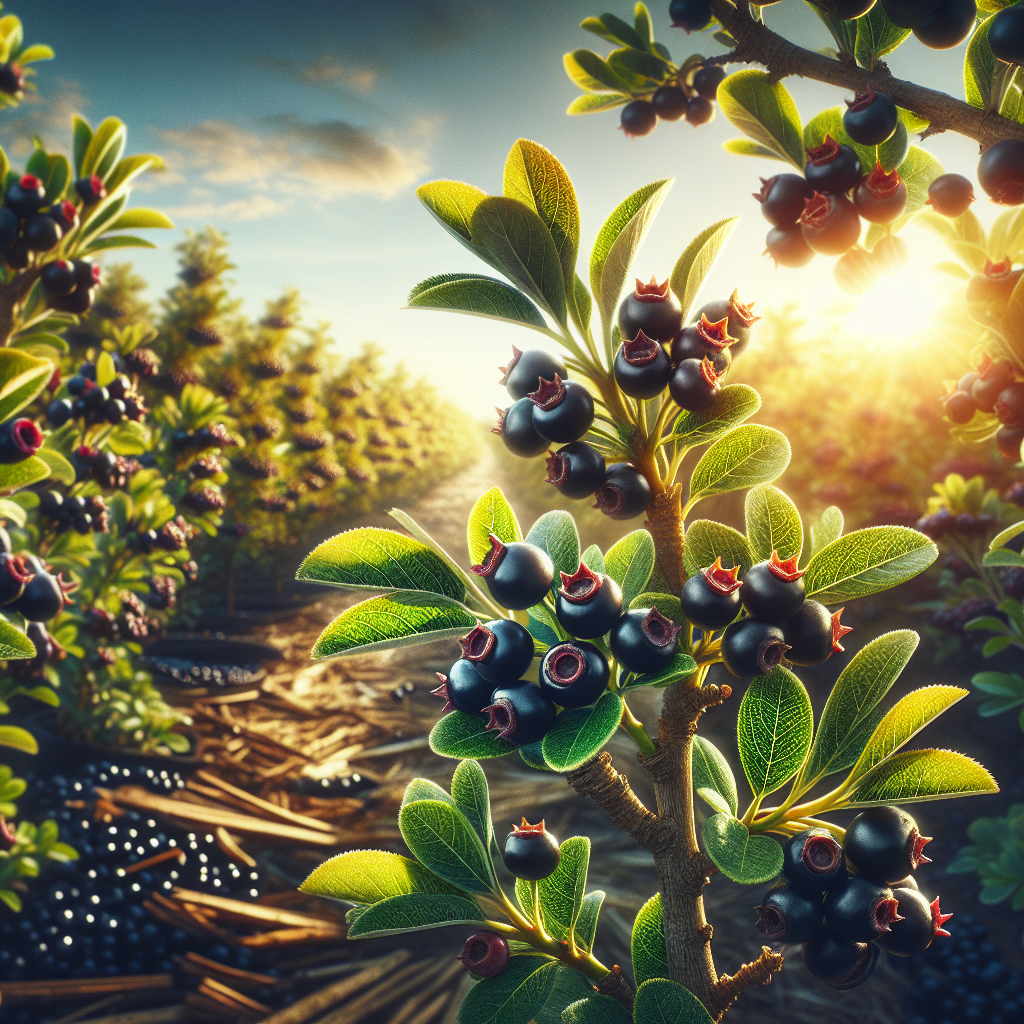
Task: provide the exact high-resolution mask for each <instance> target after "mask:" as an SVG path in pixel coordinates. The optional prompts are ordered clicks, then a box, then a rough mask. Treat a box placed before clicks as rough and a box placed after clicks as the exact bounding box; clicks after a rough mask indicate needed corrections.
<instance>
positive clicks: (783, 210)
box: [754, 174, 814, 228]
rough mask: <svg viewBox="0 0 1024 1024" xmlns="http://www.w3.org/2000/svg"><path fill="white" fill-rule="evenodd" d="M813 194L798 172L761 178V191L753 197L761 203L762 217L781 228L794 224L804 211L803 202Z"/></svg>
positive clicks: (805, 180) (812, 190)
mask: <svg viewBox="0 0 1024 1024" xmlns="http://www.w3.org/2000/svg"><path fill="white" fill-rule="evenodd" d="M812 195H814V189H813V188H812V187H811V186H810V185H809V184H808V183H807V179H806V178H805V177H803V175H800V174H776V175H775V177H774V178H767V179H765V178H762V179H761V191H760V192H755V193H754V198H755V199H756V200H757V201H758V202H759V203H760V204H761V213H762V214H764V219H765V220H766V221H768V223H769V224H771V225H772V226H773V227H777V228H783V227H787V226H788V225H790V224H795V223H796V222H797V220H799V218H800V214H801V213H803V212H804V203H805V202H806V201H807V200H808V199H810V198H811V196H812Z"/></svg>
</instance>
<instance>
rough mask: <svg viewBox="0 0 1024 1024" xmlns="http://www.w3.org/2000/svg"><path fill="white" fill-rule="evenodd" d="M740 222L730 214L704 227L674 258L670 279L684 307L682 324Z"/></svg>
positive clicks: (673, 289)
mask: <svg viewBox="0 0 1024 1024" xmlns="http://www.w3.org/2000/svg"><path fill="white" fill-rule="evenodd" d="M739 222H740V219H739V217H729V218H727V219H726V220H720V221H718V223H717V224H712V225H711V226H710V227H708V228H705V229H704V230H703V231H702V232H701V233H700V234H699V235H697V237H696V238H694V240H693V241H692V242H690V244H689V245H688V246H687V247H686V248H685V249H684V250H683V254H682V255H681V256H680V257H679V259H678V260H676V265H675V266H674V267H673V268H672V275H671V277H670V278H669V282H670V286H671V288H672V291H673V292H674V293H675V296H676V298H677V299H679V303H680V305H681V306H682V308H683V318H684V323H685V318H686V317H687V316H689V314H690V310H692V309H693V307H694V304H695V303H696V301H697V296H698V295H700V291H701V289H702V288H703V287H704V282H705V281H706V280H707V279H708V277H709V276H710V274H711V271H712V270H714V269H715V264H716V263H717V262H718V257H719V256H721V254H722V250H723V249H724V248H725V245H726V242H728V241H729V239H730V238H731V237H732V233H733V232H734V231H735V230H736V225H737V224H739Z"/></svg>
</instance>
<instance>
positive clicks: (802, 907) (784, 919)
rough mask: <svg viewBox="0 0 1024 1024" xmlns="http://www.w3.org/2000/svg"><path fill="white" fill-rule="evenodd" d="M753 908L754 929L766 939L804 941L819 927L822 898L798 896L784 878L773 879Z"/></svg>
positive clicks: (791, 941) (772, 940)
mask: <svg viewBox="0 0 1024 1024" xmlns="http://www.w3.org/2000/svg"><path fill="white" fill-rule="evenodd" d="M754 909H755V910H756V911H757V912H758V914H759V915H760V919H759V920H758V922H757V929H758V931H760V932H761V934H762V935H764V937H765V938H766V939H767V940H768V941H769V942H786V943H798V942H807V940H808V939H810V938H811V936H813V935H814V933H815V932H816V931H817V930H818V928H820V927H821V898H820V897H819V898H818V899H808V898H807V897H806V896H801V895H800V894H799V893H798V892H797V891H796V890H795V889H793V887H792V886H790V885H789V884H788V883H787V882H783V881H779V882H776V883H775V884H774V885H773V886H772V887H771V888H770V889H769V890H768V892H766V893H765V896H764V899H763V900H762V901H761V905H760V906H759V907H755V908H754Z"/></svg>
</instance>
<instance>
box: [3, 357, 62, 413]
mask: <svg viewBox="0 0 1024 1024" xmlns="http://www.w3.org/2000/svg"><path fill="white" fill-rule="evenodd" d="M52 376H53V364H52V363H51V362H50V361H49V360H48V359H39V358H37V357H36V356H32V355H29V354H28V353H27V352H22V351H21V350H20V349H14V348H0V423H3V422H4V421H5V420H9V419H10V418H11V417H12V416H14V415H15V414H16V413H18V412H20V411H21V410H22V409H24V408H25V406H26V405H28V404H29V402H31V401H32V400H33V399H34V398H35V397H36V396H37V395H38V394H39V393H40V392H41V391H42V390H43V388H45V387H46V384H47V382H48V381H49V379H50V377H52Z"/></svg>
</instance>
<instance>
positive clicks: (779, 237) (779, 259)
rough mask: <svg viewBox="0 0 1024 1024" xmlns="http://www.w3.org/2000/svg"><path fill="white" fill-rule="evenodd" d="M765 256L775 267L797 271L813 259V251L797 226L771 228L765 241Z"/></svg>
mask: <svg viewBox="0 0 1024 1024" xmlns="http://www.w3.org/2000/svg"><path fill="white" fill-rule="evenodd" d="M764 255H765V256H770V257H771V258H772V260H774V262H775V266H776V267H789V268H790V269H791V270H798V269H799V268H800V267H806V266H807V264H808V263H810V262H811V260H813V259H814V250H813V249H812V248H811V247H810V246H809V245H808V244H807V241H806V239H805V238H804V233H803V229H802V228H801V227H800V225H799V224H789V225H786V226H785V227H781V228H772V229H771V231H769V232H768V237H767V238H766V239H765V250H764Z"/></svg>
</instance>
